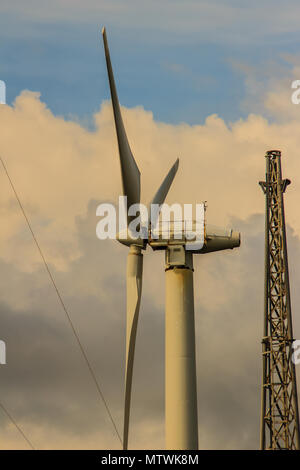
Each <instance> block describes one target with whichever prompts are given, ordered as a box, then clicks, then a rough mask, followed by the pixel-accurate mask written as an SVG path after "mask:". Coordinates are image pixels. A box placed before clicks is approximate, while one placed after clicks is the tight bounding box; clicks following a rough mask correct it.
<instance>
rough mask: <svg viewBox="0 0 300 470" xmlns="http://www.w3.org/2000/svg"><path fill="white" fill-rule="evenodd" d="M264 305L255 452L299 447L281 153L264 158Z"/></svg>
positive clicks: (270, 152) (284, 188) (284, 185)
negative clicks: (259, 405)
mask: <svg viewBox="0 0 300 470" xmlns="http://www.w3.org/2000/svg"><path fill="white" fill-rule="evenodd" d="M259 184H260V185H261V187H262V189H263V192H264V194H265V196H266V222H265V306H264V336H263V340H262V358H263V379H262V395H261V430H260V446H261V449H262V450H264V449H274V450H275V449H277V450H284V449H290V450H297V449H300V439H299V411H298V400H297V384H296V374H295V365H294V363H293V361H292V352H293V349H292V343H293V328H292V315H291V301H290V286H289V271H288V258H287V243H286V230H285V217H284V203H283V194H284V192H285V190H286V187H287V186H288V185H289V184H290V180H288V179H284V180H283V179H282V175H281V152H280V151H278V150H270V151H269V152H267V154H266V181H261V182H260V183H259Z"/></svg>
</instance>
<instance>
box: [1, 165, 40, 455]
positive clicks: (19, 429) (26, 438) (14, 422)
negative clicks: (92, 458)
mask: <svg viewBox="0 0 300 470" xmlns="http://www.w3.org/2000/svg"><path fill="white" fill-rule="evenodd" d="M0 158H1V157H0ZM0 408H2V410H3V411H4V413H5V414H6V416H7V417H8V418H9V419H10V421H11V422H12V423H13V425H14V426H15V427H16V428H17V430H18V431H19V433H20V434H21V435H22V436H23V438H24V439H25V441H26V442H27V444H28V445H29V446H30V447H31V449H32V450H35V448H34V447H33V444H32V442H31V441H30V440H29V438H28V437H27V436H26V434H25V433H24V431H22V429H21V428H20V426H19V425H18V424H17V422H16V421H15V420H14V418H13V417H12V415H11V414H10V413H9V412H8V411H7V409H6V408H5V406H4V405H3V403H1V402H0Z"/></svg>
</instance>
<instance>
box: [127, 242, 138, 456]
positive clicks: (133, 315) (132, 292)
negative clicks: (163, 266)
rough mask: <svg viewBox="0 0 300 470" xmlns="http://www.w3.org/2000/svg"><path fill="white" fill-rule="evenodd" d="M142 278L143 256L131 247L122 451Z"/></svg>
mask: <svg viewBox="0 0 300 470" xmlns="http://www.w3.org/2000/svg"><path fill="white" fill-rule="evenodd" d="M142 277H143V255H142V253H141V249H140V248H139V247H137V246H134V245H131V247H130V251H129V253H128V258H127V314H126V372H125V405H124V432H123V449H124V450H127V448H128V431H129V417H130V401H131V385H132V374H133V362H134V351H135V340H136V332H137V325H138V318H139V311H140V303H141V294H142Z"/></svg>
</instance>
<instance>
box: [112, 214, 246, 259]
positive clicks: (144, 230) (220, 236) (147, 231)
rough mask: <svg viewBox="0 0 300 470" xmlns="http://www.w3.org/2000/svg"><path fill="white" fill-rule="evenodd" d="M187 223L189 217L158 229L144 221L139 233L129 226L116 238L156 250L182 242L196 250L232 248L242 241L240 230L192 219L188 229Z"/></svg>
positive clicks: (128, 243) (190, 249) (200, 251)
mask: <svg viewBox="0 0 300 470" xmlns="http://www.w3.org/2000/svg"><path fill="white" fill-rule="evenodd" d="M185 223H186V221H172V222H169V224H167V225H168V227H167V228H166V224H165V225H159V226H158V228H156V229H155V230H151V228H148V226H147V225H143V226H141V228H140V230H139V232H140V234H137V233H136V232H133V231H132V230H130V229H129V228H126V229H123V230H121V231H120V232H119V233H118V234H117V237H116V238H117V240H118V241H119V242H120V243H122V244H123V245H126V246H128V247H130V246H131V245H134V246H138V247H140V248H141V249H143V250H145V249H146V248H147V245H149V246H151V248H152V249H153V250H166V249H168V247H170V246H171V245H180V246H183V247H184V248H185V250H187V251H191V252H193V253H194V254H196V253H199V254H201V253H203V254H204V253H210V252H213V251H223V250H229V249H231V250H232V249H233V248H238V247H239V246H240V244H241V235H240V232H237V231H235V230H232V229H226V228H221V227H215V226H214V225H203V227H202V226H201V225H199V224H198V223H197V222H196V221H191V223H190V224H188V225H189V226H190V227H191V229H190V230H188V229H186V227H185V225H184V224H185Z"/></svg>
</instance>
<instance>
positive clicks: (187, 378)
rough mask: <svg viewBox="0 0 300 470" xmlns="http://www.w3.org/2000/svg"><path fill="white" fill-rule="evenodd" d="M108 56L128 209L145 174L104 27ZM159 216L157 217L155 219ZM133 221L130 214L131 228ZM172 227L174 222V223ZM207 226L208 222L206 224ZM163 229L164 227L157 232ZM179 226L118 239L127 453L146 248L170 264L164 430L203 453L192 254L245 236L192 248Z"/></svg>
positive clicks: (164, 187)
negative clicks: (122, 267) (124, 251)
mask: <svg viewBox="0 0 300 470" xmlns="http://www.w3.org/2000/svg"><path fill="white" fill-rule="evenodd" d="M102 35H103V42H104V50H105V58H106V65H107V72H108V79H109V85H110V93H111V99H112V106H113V113H114V120H115V127H116V134H117V140H118V147H119V156H120V163H121V173H122V184H123V194H124V196H127V202H128V206H129V207H130V206H131V205H132V204H140V171H139V169H138V166H137V164H136V162H135V159H134V157H133V155H132V152H131V149H130V146H129V143H128V140H127V136H126V132H125V128H124V124H123V120H122V116H121V111H120V105H119V101H118V95H117V90H116V85H115V81H114V76H113V70H112V65H111V60H110V54H109V49H108V43H107V37H106V31H105V28H103V30H102ZM178 164H179V161H178V160H176V162H175V163H174V165H173V166H172V168H171V169H170V171H169V172H168V174H167V176H166V177H165V179H164V180H163V182H162V184H161V186H160V187H159V189H158V191H157V192H156V194H155V196H154V198H153V200H152V204H157V205H158V207H160V206H161V205H162V204H163V203H164V200H165V198H166V196H167V194H168V191H169V189H170V186H171V184H172V182H173V180H174V177H175V175H176V173H177V170H178ZM158 216H159V213H157V214H156V217H158ZM131 219H132V218H131V217H129V216H127V222H128V224H129V223H130V221H131ZM170 224H171V221H170ZM203 224H204V222H203ZM158 230H159V229H158ZM174 232H175V227H174V225H173V232H172V231H171V234H170V233H169V235H168V237H167V238H166V237H165V236H164V233H163V230H162V229H161V230H160V236H159V237H158V238H152V237H151V231H150V230H149V231H148V232H147V234H148V236H147V237H146V238H143V239H136V238H132V237H131V234H130V231H127V236H126V237H124V236H122V237H121V236H119V238H118V240H119V241H120V242H121V243H123V244H124V245H126V246H128V247H129V253H128V259H127V281H126V290H127V310H126V370H125V403H124V429H123V449H124V450H126V449H127V448H128V431H129V417H130V400H131V386H132V374H133V363H134V351H135V342H136V333H137V325H138V317H139V310H140V302H141V293H142V277H143V254H142V250H145V249H146V247H147V245H150V246H151V247H152V248H153V249H154V250H157V249H158V250H165V254H166V263H165V272H166V307H165V315H166V323H165V428H166V448H167V449H182V450H193V449H198V419H197V387H196V359H195V326H194V288H193V271H194V269H193V254H195V253H209V252H211V251H219V250H226V249H229V248H231V249H232V248H235V247H238V246H240V234H239V233H238V232H234V231H233V230H226V229H220V228H215V227H212V226H209V225H205V232H204V239H203V243H202V244H200V247H199V249H198V250H194V251H192V250H190V249H189V248H188V245H189V242H188V239H187V238H185V237H183V238H182V239H181V240H177V239H176V240H175V239H174ZM172 233H173V236H172Z"/></svg>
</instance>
